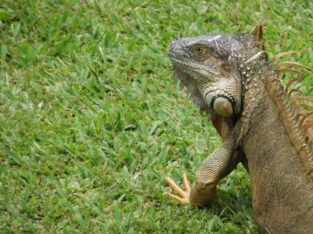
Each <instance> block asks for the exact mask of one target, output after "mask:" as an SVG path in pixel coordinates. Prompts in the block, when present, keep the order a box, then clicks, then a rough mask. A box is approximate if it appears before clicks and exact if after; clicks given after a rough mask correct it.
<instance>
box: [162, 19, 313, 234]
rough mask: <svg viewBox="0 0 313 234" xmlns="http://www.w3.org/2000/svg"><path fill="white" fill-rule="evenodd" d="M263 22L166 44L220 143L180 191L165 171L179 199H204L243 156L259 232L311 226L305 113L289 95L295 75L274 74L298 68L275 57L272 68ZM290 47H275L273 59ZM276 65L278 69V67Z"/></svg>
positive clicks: (201, 202)
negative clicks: (248, 28)
mask: <svg viewBox="0 0 313 234" xmlns="http://www.w3.org/2000/svg"><path fill="white" fill-rule="evenodd" d="M262 39H263V30H262V25H258V26H257V27H256V28H255V30H254V31H253V32H252V33H234V34H212V35H206V36H199V37H190V38H182V39H179V40H175V41H173V42H172V43H171V44H170V47H169V51H168V55H169V57H170V60H171V61H172V64H173V70H174V73H175V76H176V77H177V78H178V79H179V80H180V82H181V84H182V85H183V86H186V87H187V90H188V92H189V95H190V96H191V97H192V98H193V100H194V102H195V103H196V104H198V105H199V106H200V109H201V110H202V111H204V112H206V113H208V114H209V116H211V120H212V122H213V125H214V127H215V128H216V130H217V131H218V133H219V135H220V136H221V138H222V141H223V143H222V144H221V145H220V146H219V147H218V148H217V149H216V150H215V151H214V152H213V153H212V154H211V155H210V156H209V157H208V158H206V159H205V160H204V161H203V162H202V164H201V167H200V169H199V171H198V172H197V174H196V180H195V182H194V183H193V184H192V185H191V186H190V184H189V181H188V179H187V177H186V176H185V175H184V176H183V185H184V190H183V189H181V188H180V187H179V186H178V185H176V183H175V182H174V181H173V180H172V179H171V178H169V177H165V180H166V181H167V183H168V185H169V186H170V187H171V188H172V189H173V190H174V192H175V193H176V195H174V194H171V193H166V195H167V196H170V197H172V198H175V199H177V200H178V201H179V202H181V203H183V204H191V205H196V206H205V205H207V204H208V203H210V202H211V201H212V199H213V198H214V196H215V193H216V186H217V184H218V182H219V180H220V179H221V178H223V177H224V176H226V175H227V174H228V173H230V172H231V171H232V170H233V169H234V168H235V167H236V165H237V164H238V163H239V162H242V163H243V164H244V165H245V166H246V168H247V170H248V172H249V174H250V179H251V185H252V204H253V210H254V212H255V213H256V216H257V222H258V223H259V225H260V227H261V229H262V230H263V231H264V232H265V233H313V142H312V136H311V134H310V132H309V129H310V128H311V127H312V126H313V121H312V119H311V118H309V116H310V115H311V114H312V112H310V111H309V109H307V107H308V106H309V105H308V104H307V103H305V101H309V100H313V97H309V96H294V93H295V92H297V91H298V90H297V89H294V88H293V83H294V82H295V81H296V79H291V80H290V81H289V82H288V83H287V84H286V85H285V84H284V83H283V82H282V81H281V79H280V78H279V75H280V74H281V73H283V72H290V73H294V74H297V75H302V74H303V73H302V72H301V71H299V70H296V69H293V68H290V67H287V68H286V66H288V65H291V66H293V67H302V68H306V69H309V70H312V69H311V68H309V67H307V66H304V65H302V64H299V63H296V62H282V63H281V64H278V65H276V68H274V65H273V62H272V61H270V60H269V59H268V56H267V53H266V51H265V48H264V44H263V40H262ZM286 54H290V53H287V52H286V53H281V54H279V55H277V56H276V57H274V58H275V59H277V58H279V57H281V56H283V55H286ZM277 68H280V69H277Z"/></svg>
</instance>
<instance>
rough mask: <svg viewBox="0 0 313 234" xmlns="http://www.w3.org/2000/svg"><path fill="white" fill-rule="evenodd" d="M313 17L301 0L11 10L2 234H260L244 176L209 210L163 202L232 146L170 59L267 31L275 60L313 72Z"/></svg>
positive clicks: (4, 30)
mask: <svg viewBox="0 0 313 234" xmlns="http://www.w3.org/2000/svg"><path fill="white" fill-rule="evenodd" d="M312 14H313V4H312V2H311V1H289V0H288V1H266V2H264V1H247V0H241V1H223V0H219V1H171V0H170V1H106V0H104V1H97V0H94V1H93V0H89V1H87V0H86V1H76V0H57V1H54V0H41V1H40V0H32V1H30V0H29V1H27V0H15V1H11V0H2V1H1V2H0V65H1V67H0V69H1V71H0V230H1V231H0V232H1V233H22V232H23V233H25V232H26V233H33V232H34V233H56V232H57V233H173V232H174V233H213V232H215V233H256V232H258V227H257V224H256V221H255V217H254V215H253V211H252V207H251V206H252V204H251V189H250V182H249V176H248V174H247V172H246V171H245V170H244V169H243V167H242V166H239V167H238V168H237V169H236V170H235V171H234V172H233V173H232V174H231V175H230V176H228V177H226V178H225V179H223V180H222V182H221V183H220V185H219V191H218V197H217V199H216V200H215V202H214V203H212V204H211V206H210V207H208V208H207V209H198V208H195V207H191V206H182V205H179V204H177V203H176V202H173V201H170V200H168V199H165V198H164V197H163V192H164V191H170V190H169V189H168V188H167V186H166V184H165V182H164V180H163V178H164V176H166V175H170V176H171V177H173V178H174V179H175V180H176V181H178V182H179V181H180V176H181V175H182V174H183V173H187V175H188V177H189V178H190V179H191V180H193V179H194V174H195V171H196V170H197V168H198V167H199V165H200V163H201V161H202V160H203V159H204V158H205V157H207V156H208V155H209V154H210V152H212V151H213V150H214V149H215V148H216V147H217V146H218V145H219V144H220V141H219V139H218V137H217V134H216V132H215V130H214V129H213V128H212V127H211V125H210V123H209V122H208V121H207V118H206V117H204V116H201V115H200V114H199V111H198V108H197V107H195V106H193V104H192V103H191V102H190V101H189V100H187V99H186V95H185V94H184V92H183V91H181V90H179V88H178V86H177V84H176V83H175V82H174V81H173V80H172V78H171V77H172V74H171V71H170V61H169V59H168V58H167V47H168V44H169V43H170V41H171V40H173V39H175V38H177V37H178V36H179V35H180V34H182V35H183V36H195V35H201V34H206V33H209V32H239V31H251V30H252V29H253V28H254V26H255V25H256V24H257V23H258V22H263V23H264V24H265V40H266V47H267V49H268V50H269V51H270V54H275V53H276V52H280V51H287V50H297V49H302V48H307V49H308V50H307V52H306V53H304V54H303V55H302V56H296V59H297V61H298V62H301V63H303V64H306V65H308V66H311V67H313V62H312V61H313V50H312V38H313V34H312V24H313V20H312V18H313V17H312V16H313V15H312ZM311 79H312V76H307V78H306V79H304V80H303V82H302V84H303V87H304V91H305V92H306V93H311V94H312V81H311ZM286 173H288V172H286Z"/></svg>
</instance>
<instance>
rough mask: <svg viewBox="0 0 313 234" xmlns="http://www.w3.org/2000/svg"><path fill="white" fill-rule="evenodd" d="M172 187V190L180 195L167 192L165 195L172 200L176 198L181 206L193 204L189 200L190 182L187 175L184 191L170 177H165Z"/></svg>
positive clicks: (184, 181) (184, 176)
mask: <svg viewBox="0 0 313 234" xmlns="http://www.w3.org/2000/svg"><path fill="white" fill-rule="evenodd" d="M164 179H165V180H166V182H167V184H168V186H170V188H171V189H172V190H173V191H174V192H175V193H176V194H177V195H178V196H177V195H174V194H172V193H167V192H165V193H164V195H165V196H167V197H170V198H174V199H175V200H177V201H179V202H180V203H181V204H191V203H190V200H189V195H190V182H189V180H188V179H187V176H186V175H183V184H184V189H185V191H184V190H183V189H181V188H180V187H179V186H178V185H177V184H176V183H175V182H174V180H172V179H171V178H170V177H167V176H166V177H165V178H164Z"/></svg>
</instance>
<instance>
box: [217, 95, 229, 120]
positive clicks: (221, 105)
mask: <svg viewBox="0 0 313 234" xmlns="http://www.w3.org/2000/svg"><path fill="white" fill-rule="evenodd" d="M213 109H214V111H215V112H216V113H217V114H219V115H221V116H223V117H230V116H232V115H233V114H234V111H233V107H232V104H231V103H230V102H229V100H227V99H226V98H224V97H218V98H216V99H215V100H214V103H213Z"/></svg>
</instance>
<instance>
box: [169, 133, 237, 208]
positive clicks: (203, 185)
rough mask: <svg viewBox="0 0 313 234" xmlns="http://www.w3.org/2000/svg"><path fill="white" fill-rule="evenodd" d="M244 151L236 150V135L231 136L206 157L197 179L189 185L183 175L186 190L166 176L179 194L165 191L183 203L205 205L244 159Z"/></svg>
mask: <svg viewBox="0 0 313 234" xmlns="http://www.w3.org/2000/svg"><path fill="white" fill-rule="evenodd" d="M242 156H243V153H242V152H241V151H240V150H236V137H232V136H231V137H229V138H228V139H227V140H226V141H225V142H224V143H222V145H220V146H219V147H218V148H217V149H216V150H215V151H214V152H213V153H212V154H211V155H210V157H208V158H206V159H205V160H204V161H203V162H202V164H201V167H200V169H199V171H198V172H197V175H196V180H195V182H194V183H193V184H192V186H191V188H190V186H189V181H188V179H187V177H186V176H185V175H184V176H183V183H184V187H185V190H182V189H181V188H179V186H177V185H176V183H175V182H174V181H173V180H172V179H170V178H169V177H165V180H166V181H167V183H168V185H169V186H170V187H171V188H172V189H173V190H174V192H175V193H176V194H177V195H174V194H170V193H165V195H167V196H169V197H172V198H174V199H176V200H178V201H179V202H181V203H183V204H192V205H197V206H205V205H207V204H208V203H209V202H210V201H212V199H213V198H214V196H215V193H216V186H217V184H218V182H219V180H220V179H221V178H222V177H224V176H226V175H227V174H228V173H230V172H231V171H232V169H233V168H235V167H236V165H237V164H238V162H239V161H241V160H242Z"/></svg>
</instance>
